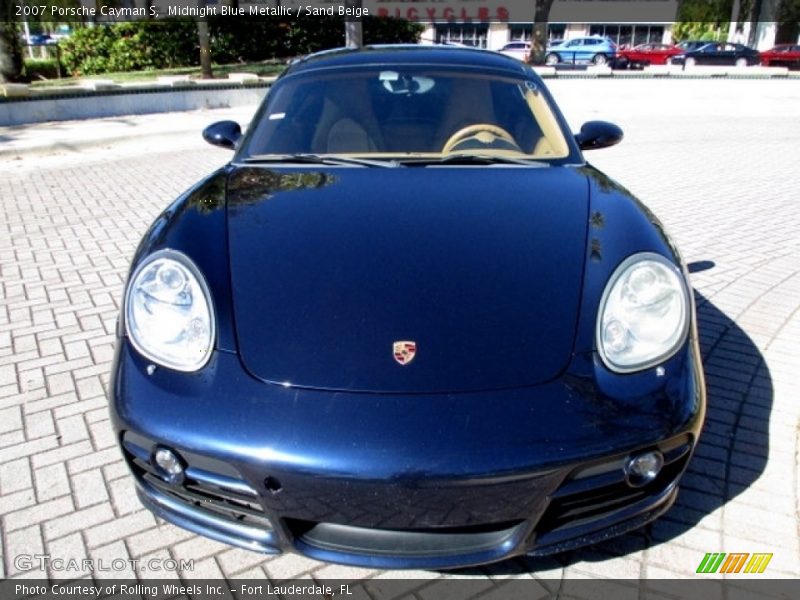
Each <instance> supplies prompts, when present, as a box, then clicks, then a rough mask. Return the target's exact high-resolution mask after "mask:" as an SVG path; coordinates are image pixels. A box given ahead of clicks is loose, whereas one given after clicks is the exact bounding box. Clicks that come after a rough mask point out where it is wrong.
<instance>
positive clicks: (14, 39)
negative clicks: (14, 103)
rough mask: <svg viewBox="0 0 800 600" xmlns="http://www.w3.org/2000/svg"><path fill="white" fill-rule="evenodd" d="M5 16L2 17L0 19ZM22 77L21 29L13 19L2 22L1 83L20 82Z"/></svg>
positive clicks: (0, 23) (0, 27)
mask: <svg viewBox="0 0 800 600" xmlns="http://www.w3.org/2000/svg"><path fill="white" fill-rule="evenodd" d="M9 6H11V4H9ZM4 16H5V15H0V19H3V17H4ZM21 77H22V47H21V46H20V43H19V28H18V26H17V23H16V22H15V21H13V20H12V19H11V18H8V19H7V20H0V83H2V82H4V81H19V80H20V79H21Z"/></svg>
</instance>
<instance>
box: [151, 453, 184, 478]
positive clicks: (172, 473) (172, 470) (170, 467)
mask: <svg viewBox="0 0 800 600" xmlns="http://www.w3.org/2000/svg"><path fill="white" fill-rule="evenodd" d="M153 462H155V463H156V466H157V467H158V468H159V470H160V471H161V472H162V473H163V474H164V475H166V477H167V479H169V480H170V481H173V482H174V481H177V480H179V479H181V478H182V477H183V464H181V459H180V458H179V457H178V455H177V454H175V453H174V452H173V451H172V450H170V449H169V448H158V449H157V450H156V451H155V453H154V454H153Z"/></svg>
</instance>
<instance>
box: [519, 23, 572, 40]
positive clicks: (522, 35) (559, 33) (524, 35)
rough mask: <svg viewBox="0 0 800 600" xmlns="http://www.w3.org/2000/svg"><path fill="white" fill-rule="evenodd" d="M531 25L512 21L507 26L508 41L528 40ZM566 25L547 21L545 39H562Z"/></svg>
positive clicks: (531, 28)
mask: <svg viewBox="0 0 800 600" xmlns="http://www.w3.org/2000/svg"><path fill="white" fill-rule="evenodd" d="M532 30H533V25H531V24H530V23H512V24H511V25H509V26H508V32H509V38H508V39H509V41H511V42H530V41H531V31H532ZM566 31H567V26H566V25H565V24H564V23H549V24H548V25H547V41H549V42H552V41H554V40H563V39H564V34H565V33H566Z"/></svg>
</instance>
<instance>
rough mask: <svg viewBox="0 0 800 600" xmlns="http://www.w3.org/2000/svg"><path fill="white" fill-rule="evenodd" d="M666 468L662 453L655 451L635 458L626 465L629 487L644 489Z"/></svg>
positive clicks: (626, 477)
mask: <svg viewBox="0 0 800 600" xmlns="http://www.w3.org/2000/svg"><path fill="white" fill-rule="evenodd" d="M663 466H664V457H663V456H662V455H661V452H659V451H657V450H653V451H652V452H644V453H642V454H639V455H638V456H634V457H633V458H631V459H630V460H629V461H628V464H626V465H625V479H626V480H627V482H628V485H631V486H633V487H642V486H643V485H647V484H648V483H650V482H651V481H653V480H654V479H655V478H656V477H658V474H659V473H660V472H661V467H663Z"/></svg>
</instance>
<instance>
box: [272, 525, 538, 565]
mask: <svg viewBox="0 0 800 600" xmlns="http://www.w3.org/2000/svg"><path fill="white" fill-rule="evenodd" d="M286 525H287V527H289V529H290V530H291V532H292V535H293V537H294V538H295V543H296V544H297V545H298V546H299V547H300V548H301V549H302V548H303V547H306V546H310V547H314V548H317V549H321V550H327V551H330V552H336V553H342V554H362V555H370V556H393V557H405V558H409V557H428V558H434V557H449V556H453V555H456V554H470V553H483V552H493V551H502V549H503V547H504V546H505V545H506V544H511V545H516V544H517V543H518V542H519V540H520V539H521V537H522V535H523V534H524V533H525V531H526V529H527V525H526V523H525V522H524V521H514V522H508V523H497V524H493V525H473V526H466V527H440V528H426V529H403V530H400V529H376V528H368V527H353V526H350V525H340V524H335V523H314V522H311V521H301V520H296V519H287V520H286Z"/></svg>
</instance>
